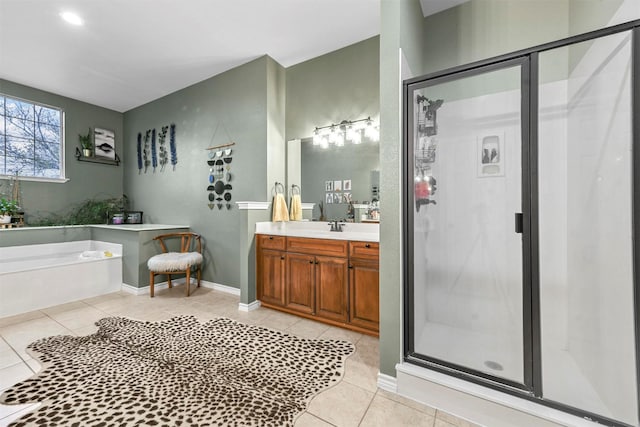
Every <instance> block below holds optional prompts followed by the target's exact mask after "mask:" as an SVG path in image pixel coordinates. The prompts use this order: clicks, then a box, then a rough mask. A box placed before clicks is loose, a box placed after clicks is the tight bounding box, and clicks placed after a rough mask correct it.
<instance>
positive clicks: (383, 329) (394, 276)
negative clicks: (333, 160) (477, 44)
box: [380, 0, 424, 376]
mask: <svg viewBox="0 0 640 427" xmlns="http://www.w3.org/2000/svg"><path fill="white" fill-rule="evenodd" d="M380 16H381V25H380V159H381V162H380V189H381V190H380V191H381V194H382V196H381V199H380V216H381V221H380V372H381V373H382V374H386V375H390V376H395V374H396V371H395V365H396V363H398V362H399V361H400V358H401V355H402V348H401V339H400V337H401V335H402V312H401V310H400V307H401V296H402V256H401V255H402V247H401V245H402V218H401V213H402V211H401V209H402V208H401V206H402V194H401V188H402V184H401V176H402V169H401V160H402V122H401V111H402V108H401V102H402V92H401V91H402V80H403V79H405V78H410V77H413V76H415V75H419V74H421V73H422V72H423V70H422V69H421V68H422V67H421V64H422V54H423V52H424V48H423V45H422V39H421V37H420V35H421V30H422V25H423V20H422V19H421V17H422V10H421V8H420V3H419V1H418V0H410V1H402V2H399V1H395V0H382V2H381V11H380ZM401 49H402V50H401ZM401 53H402V56H403V58H402V59H401ZM409 69H410V70H411V71H409Z"/></svg>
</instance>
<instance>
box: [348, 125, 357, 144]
mask: <svg viewBox="0 0 640 427" xmlns="http://www.w3.org/2000/svg"><path fill="white" fill-rule="evenodd" d="M355 133H356V131H355V130H354V129H353V125H351V124H350V125H348V126H347V135H346V138H347V140H348V141H353V139H354V137H355Z"/></svg>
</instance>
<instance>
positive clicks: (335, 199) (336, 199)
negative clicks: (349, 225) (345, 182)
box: [333, 193, 342, 203]
mask: <svg viewBox="0 0 640 427" xmlns="http://www.w3.org/2000/svg"><path fill="white" fill-rule="evenodd" d="M333 203H342V193H333Z"/></svg>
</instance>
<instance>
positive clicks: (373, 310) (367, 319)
mask: <svg viewBox="0 0 640 427" xmlns="http://www.w3.org/2000/svg"><path fill="white" fill-rule="evenodd" d="M378 254H379V245H378V243H368V242H349V295H350V297H351V298H350V299H349V303H350V307H349V313H350V322H351V324H353V325H357V326H360V327H362V328H367V329H372V330H375V331H376V332H377V331H378V325H379V323H380V287H379V284H380V281H379V277H380V268H379V263H378Z"/></svg>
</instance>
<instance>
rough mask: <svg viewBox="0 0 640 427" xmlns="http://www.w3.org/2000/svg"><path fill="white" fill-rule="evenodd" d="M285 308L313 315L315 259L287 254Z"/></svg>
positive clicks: (303, 255)
mask: <svg viewBox="0 0 640 427" xmlns="http://www.w3.org/2000/svg"><path fill="white" fill-rule="evenodd" d="M286 259H287V280H286V285H285V289H286V291H285V296H286V297H285V307H287V308H288V309H291V310H296V311H299V312H302V313H308V314H313V313H314V308H315V304H314V301H315V287H314V282H315V277H314V276H315V257H314V256H313V255H305V254H292V253H287V256H286Z"/></svg>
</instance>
